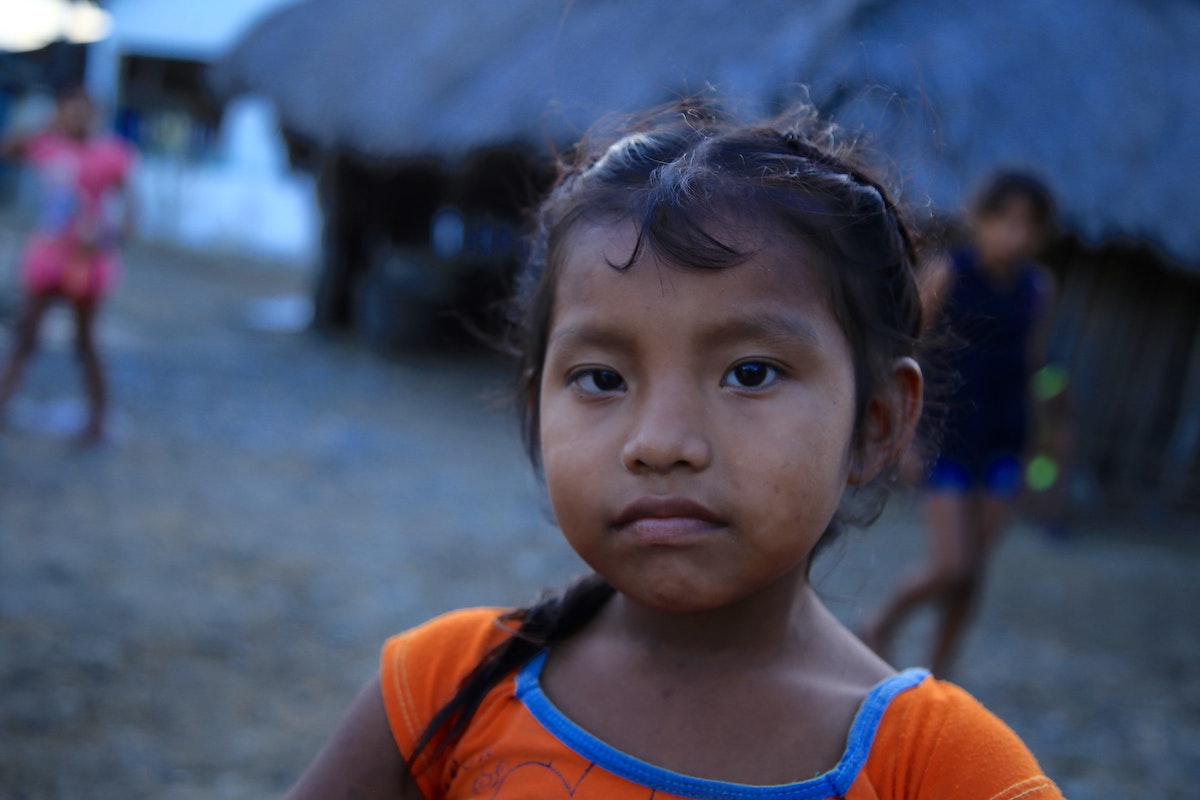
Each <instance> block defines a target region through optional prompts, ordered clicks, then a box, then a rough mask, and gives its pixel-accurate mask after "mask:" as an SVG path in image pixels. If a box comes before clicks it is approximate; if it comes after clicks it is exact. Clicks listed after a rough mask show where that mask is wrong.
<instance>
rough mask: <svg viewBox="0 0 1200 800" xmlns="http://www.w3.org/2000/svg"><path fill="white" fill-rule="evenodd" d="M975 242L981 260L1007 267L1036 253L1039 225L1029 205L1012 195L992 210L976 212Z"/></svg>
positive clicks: (1038, 246)
mask: <svg viewBox="0 0 1200 800" xmlns="http://www.w3.org/2000/svg"><path fill="white" fill-rule="evenodd" d="M975 243H976V246H977V247H978V248H979V255H980V257H981V258H982V259H983V261H984V263H985V264H987V265H988V266H991V267H994V268H997V269H1005V268H1011V267H1013V266H1016V265H1018V264H1020V263H1021V262H1023V261H1025V260H1026V259H1028V258H1032V257H1033V256H1034V255H1035V254H1036V253H1037V251H1038V248H1040V247H1041V245H1042V226H1041V225H1040V224H1039V222H1038V219H1037V215H1036V212H1035V211H1034V209H1033V206H1032V205H1031V204H1030V203H1029V202H1028V201H1027V200H1024V199H1021V198H1014V199H1012V200H1009V201H1008V202H1007V203H1005V204H1004V205H1003V206H1001V207H1000V208H999V209H997V210H996V211H994V212H993V213H990V214H977V215H976V217H975Z"/></svg>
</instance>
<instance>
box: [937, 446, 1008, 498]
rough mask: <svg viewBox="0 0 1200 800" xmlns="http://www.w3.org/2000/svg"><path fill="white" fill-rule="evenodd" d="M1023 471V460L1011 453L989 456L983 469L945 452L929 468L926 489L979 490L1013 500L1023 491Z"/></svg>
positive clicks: (943, 490)
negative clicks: (945, 454)
mask: <svg viewBox="0 0 1200 800" xmlns="http://www.w3.org/2000/svg"><path fill="white" fill-rule="evenodd" d="M1023 483H1024V473H1023V471H1022V469H1021V459H1019V458H1017V456H1015V455H1013V454H1012V453H998V454H996V455H994V456H991V457H990V458H988V459H987V460H986V461H985V462H984V463H983V466H982V468H979V469H974V470H972V469H971V468H970V467H968V466H967V465H966V464H965V463H963V462H961V461H957V460H955V459H953V458H947V457H946V456H944V455H941V456H938V457H937V460H935V461H934V462H933V466H932V467H930V468H929V476H928V477H927V478H926V479H925V488H926V489H930V490H932V491H935V492H937V491H941V492H969V491H971V490H973V489H980V490H982V491H984V492H986V493H987V494H990V495H995V496H997V497H1002V498H1004V499H1006V500H1011V499H1013V498H1015V497H1016V496H1017V495H1018V494H1020V493H1021V486H1022V484H1023Z"/></svg>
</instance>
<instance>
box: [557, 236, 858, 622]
mask: <svg viewBox="0 0 1200 800" xmlns="http://www.w3.org/2000/svg"><path fill="white" fill-rule="evenodd" d="M757 238H758V239H759V240H760V241H754V242H750V243H749V244H751V245H754V246H753V247H746V246H745V245H746V244H747V243H746V242H737V244H738V245H739V246H740V247H741V249H743V250H744V251H745V250H750V251H752V252H754V255H752V256H751V257H750V258H748V259H747V260H746V261H745V262H743V263H741V264H738V265H737V266H734V267H730V268H727V269H720V270H700V269H692V268H686V267H677V266H674V265H670V264H665V263H662V262H660V261H659V260H657V258H656V257H655V256H654V255H653V254H652V253H650V252H649V250H646V251H643V254H642V255H641V256H640V257H639V258H638V260H637V261H635V262H634V264H633V265H632V266H631V267H630V268H629V269H627V270H624V271H619V270H616V269H614V268H613V267H612V266H610V264H614V263H623V262H624V261H626V260H627V259H628V257H629V254H630V253H631V252H633V248H634V244H635V231H634V228H633V226H632V225H631V224H613V225H595V226H592V227H585V228H582V229H580V230H578V231H576V232H575V233H574V234H572V235H571V236H570V238H569V241H568V242H567V243H566V244H565V245H564V252H565V253H566V254H567V255H566V257H565V259H564V262H563V264H562V265H561V272H560V275H559V281H558V286H557V292H556V296H555V304H554V310H553V314H552V318H551V326H550V333H549V344H548V349H547V353H546V360H545V365H544V371H543V375H542V382H541V393H540V397H541V422H540V435H541V446H542V456H543V464H544V468H545V475H546V482H547V485H548V488H549V492H550V499H551V502H552V504H553V506H554V511H555V515H556V517H557V521H558V523H559V525H560V526H561V528H562V530H563V533H564V534H565V535H566V537H567V540H568V541H569V542H570V544H571V546H572V547H574V548H575V550H576V551H577V552H578V553H579V554H580V556H582V557H583V559H584V560H585V561H586V562H588V564H589V565H590V566H591V567H592V568H593V569H595V570H596V572H598V573H599V574H600V575H602V576H603V577H605V578H606V579H608V580H609V581H610V582H611V583H612V584H613V585H614V586H615V587H616V588H617V590H618V591H620V592H621V593H622V594H624V595H626V596H627V597H628V598H630V599H631V600H633V601H635V602H637V603H639V604H642V605H644V606H647V607H651V608H658V609H662V610H673V611H685V610H704V609H713V608H718V607H722V606H725V605H728V604H730V603H733V602H735V601H737V600H740V599H742V598H746V597H749V596H750V595H753V594H755V593H756V592H760V591H763V590H766V589H768V588H769V587H772V586H776V585H778V584H779V582H780V581H784V580H786V581H796V582H798V581H800V580H802V579H803V575H804V572H805V567H806V564H807V561H808V557H809V554H810V553H811V551H812V549H813V547H814V545H815V544H816V543H817V540H818V539H819V538H820V537H821V534H822V533H823V532H824V531H825V529H826V526H827V525H828V524H829V521H830V519H831V518H832V517H833V514H834V512H835V511H836V509H837V507H838V503H839V501H840V499H841V496H842V492H843V490H844V488H845V486H846V484H847V480H848V479H849V477H850V475H851V467H852V463H853V462H854V461H855V459H854V458H853V455H854V452H855V449H854V448H853V447H852V439H853V435H854V429H855V419H854V417H855V395H854V393H855V381H854V367H853V357H852V355H851V348H850V344H849V342H848V341H847V339H846V337H845V335H844V334H843V333H842V330H841V328H840V326H839V325H838V322H837V320H836V319H835V318H834V316H833V314H832V312H831V310H830V308H829V303H828V300H827V293H826V291H825V290H824V288H823V286H822V285H821V283H820V281H819V280H818V278H817V275H816V272H815V270H814V269H813V268H812V267H809V266H806V265H805V263H804V262H805V260H806V255H805V254H804V252H803V250H802V249H801V248H799V247H797V246H795V244H794V241H793V240H792V239H790V238H788V237H785V236H776V237H771V236H768V235H761V236H759V237H757Z"/></svg>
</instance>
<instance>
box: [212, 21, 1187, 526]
mask: <svg viewBox="0 0 1200 800" xmlns="http://www.w3.org/2000/svg"><path fill="white" fill-rule="evenodd" d="M731 8H732V7H731V6H730V5H729V3H728V2H726V1H725V0H700V1H699V2H695V3H690V4H689V5H688V9H687V13H686V14H682V13H680V11H679V9H678V8H676V7H673V6H671V5H670V4H667V3H654V4H645V3H627V2H575V3H570V4H565V5H564V4H558V3H545V2H539V1H538V0H531V1H530V2H518V3H508V4H504V5H502V6H495V7H488V8H477V7H475V6H468V5H467V4H458V3H399V2H392V0H338V1H337V2H334V1H333V0H307V2H301V3H296V4H293V5H289V6H286V7H284V8H282V9H280V10H278V11H276V12H274V13H272V14H270V15H268V16H267V17H266V18H264V19H263V20H261V21H260V22H258V24H257V25H256V26H254V27H253V28H252V29H251V30H250V31H249V32H248V33H246V34H245V35H244V36H243V37H242V38H241V39H240V40H239V42H238V43H237V44H236V45H235V46H234V47H233V48H232V50H231V51H230V52H229V53H228V54H226V55H225V56H224V57H223V58H222V59H221V61H220V62H219V63H218V64H217V65H216V68H215V71H214V73H213V83H214V86H215V87H216V89H217V91H218V94H219V95H220V96H223V97H236V96H239V95H241V94H242V93H252V94H255V95H257V96H261V97H266V98H269V99H270V101H271V102H272V104H273V106H274V108H275V109H276V110H277V113H278V114H279V118H280V122H281V125H282V128H283V130H284V132H285V135H286V137H287V138H288V140H289V142H291V143H292V151H293V152H297V151H301V152H303V153H304V154H305V157H304V158H303V163H305V164H306V166H308V168H310V169H312V170H313V171H314V172H315V173H316V175H317V176H318V181H319V184H320V186H321V188H322V191H321V198H322V210H323V220H324V239H323V241H324V243H325V247H324V249H323V251H322V254H321V257H320V264H319V271H320V275H321V280H320V282H319V284H318V287H319V288H318V291H317V294H316V320H317V324H318V325H320V326H325V327H331V328H336V327H341V326H347V325H352V324H354V322H355V321H356V320H357V321H360V322H362V323H363V324H364V326H365V327H366V328H367V330H368V333H369V335H371V336H373V337H375V338H376V339H383V340H385V341H386V340H388V339H390V338H392V337H399V338H403V337H404V336H405V335H411V331H410V330H409V329H408V328H407V327H406V328H404V329H401V330H388V329H387V326H388V325H396V324H398V323H397V322H389V319H390V320H400V321H403V322H404V324H405V325H411V324H413V321H416V324H417V326H418V327H419V328H424V327H426V326H427V325H428V321H427V317H422V316H421V314H420V313H419V312H420V309H421V308H426V309H428V308H429V307H430V306H431V305H436V302H437V301H438V300H439V299H441V298H444V297H445V296H447V293H448V292H451V289H448V288H447V286H446V285H445V284H446V282H447V281H454V282H456V284H457V285H458V286H464V285H465V286H472V287H476V288H478V287H479V286H480V281H481V278H480V276H481V275H486V274H487V267H488V266H489V265H488V263H487V262H488V261H491V262H493V263H492V264H491V265H490V266H492V267H493V268H495V267H499V268H501V269H503V268H504V267H505V266H506V262H509V261H511V257H512V256H513V255H514V254H515V250H514V249H513V241H514V239H513V236H512V234H513V231H514V230H515V229H516V226H517V224H518V220H519V211H520V210H521V208H522V207H523V206H527V205H528V204H529V203H530V202H531V200H532V198H533V197H534V196H536V193H537V191H538V190H540V189H541V188H543V187H544V186H545V169H544V165H545V159H546V156H547V154H548V153H549V152H550V151H551V150H553V149H554V148H564V147H569V146H570V143H571V142H572V141H574V140H575V139H576V138H578V137H579V136H580V135H581V134H583V133H584V132H586V131H588V130H589V129H591V128H592V127H593V126H595V125H597V124H603V121H604V120H605V119H606V118H611V116H612V115H614V114H622V113H634V112H636V111H637V110H639V109H643V108H646V107H649V106H652V105H656V104H661V103H664V102H668V101H670V100H672V99H673V98H676V97H679V96H681V95H687V94H688V93H692V92H704V91H708V90H709V89H710V87H712V88H713V89H715V91H716V92H717V93H718V94H719V95H722V96H727V97H730V98H734V99H735V100H736V102H737V103H738V104H739V106H740V107H741V108H742V109H743V110H744V111H745V112H746V113H748V114H763V113H770V112H771V111H774V110H776V109H778V108H780V107H782V106H783V105H785V104H787V103H789V102H793V101H796V100H810V101H812V102H813V103H815V104H816V105H817V106H818V107H819V108H820V109H821V110H822V111H823V112H825V113H827V114H830V115H832V116H833V117H834V118H835V119H837V120H839V121H840V122H841V123H842V124H843V125H846V126H849V127H851V128H853V129H859V130H862V131H863V132H864V133H865V134H866V135H867V136H868V137H870V138H871V139H872V140H874V141H875V143H876V144H877V146H879V147H880V148H881V149H882V151H883V152H885V153H887V154H888V156H889V157H890V158H891V159H892V160H893V162H892V164H891V165H890V166H891V172H893V173H894V177H896V178H897V179H898V180H899V181H900V182H901V184H902V185H903V187H904V190H905V192H904V193H905V196H906V197H907V199H908V200H909V201H910V202H911V203H913V204H914V205H915V206H916V207H917V208H918V209H920V210H921V211H922V212H924V213H925V214H927V215H928V216H929V220H927V221H929V222H933V221H935V220H936V219H938V218H940V217H945V216H952V215H954V214H956V213H957V211H958V209H961V208H962V207H963V205H964V203H965V201H966V200H967V197H966V196H965V193H966V191H967V190H968V188H969V187H971V186H973V185H975V184H976V183H977V182H978V181H979V180H981V179H982V178H983V177H984V176H985V175H986V174H987V173H988V172H990V171H991V170H993V169H995V168H996V167H997V166H998V165H1018V166H1022V167H1025V168H1028V169H1032V170H1033V171H1035V172H1037V173H1039V174H1041V175H1042V176H1044V177H1045V179H1046V180H1047V181H1048V182H1049V184H1050V185H1051V186H1052V187H1053V188H1054V190H1055V191H1056V193H1057V194H1058V196H1059V199H1060V202H1061V206H1062V212H1063V219H1064V223H1065V228H1064V231H1063V233H1064V235H1063V236H1062V237H1061V239H1060V241H1059V242H1058V243H1057V244H1056V246H1055V247H1054V248H1053V250H1052V251H1051V252H1050V253H1049V254H1048V260H1049V262H1050V264H1051V266H1052V267H1053V268H1054V269H1055V271H1056V272H1057V273H1058V276H1059V279H1060V302H1059V307H1058V312H1057V315H1056V318H1055V326H1054V336H1053V342H1052V345H1051V352H1052V353H1053V355H1054V357H1055V358H1056V359H1057V360H1059V361H1060V362H1062V363H1064V364H1065V365H1066V367H1067V369H1068V372H1069V374H1070V376H1071V380H1072V383H1073V385H1074V389H1075V399H1076V406H1077V407H1076V410H1075V413H1076V424H1077V426H1078V429H1079V430H1081V431H1086V434H1087V435H1086V436H1083V437H1081V438H1080V440H1079V447H1080V451H1079V452H1078V453H1077V456H1076V457H1077V461H1078V463H1077V466H1078V472H1077V475H1076V477H1075V480H1076V486H1075V491H1076V494H1082V495H1084V496H1085V497H1087V496H1089V495H1097V494H1099V495H1103V497H1105V498H1107V499H1109V500H1111V501H1115V502H1124V503H1128V502H1146V501H1147V498H1153V500H1152V501H1151V502H1160V501H1161V502H1167V503H1172V504H1189V505H1193V506H1194V505H1196V504H1197V503H1200V314H1197V310H1198V309H1200V211H1198V210H1197V206H1196V204H1194V203H1191V202H1190V200H1189V198H1190V196H1191V194H1192V192H1193V190H1194V188H1195V187H1194V185H1193V181H1194V176H1195V175H1197V174H1200V172H1198V171H1197V167H1200V148H1198V147H1197V146H1196V145H1195V144H1194V143H1195V142H1196V141H1198V140H1200V139H1198V137H1200V104H1198V103H1197V102H1195V100H1196V94H1197V92H1196V89H1195V88H1194V87H1196V86H1200V50H1198V49H1197V48H1196V47H1195V46H1194V42H1195V41H1198V40H1200V8H1198V7H1197V6H1196V5H1195V4H1194V3H1189V2H1184V0H1168V2H1163V3H1157V4H1154V5H1153V6H1149V5H1146V4H1143V3H1137V2H1131V1H1130V0H1102V1H1101V2H1082V0H1081V1H1080V2H1067V3H1055V4H1045V3H1039V2H1035V0H1021V1H1019V2H1012V3H1005V4H1002V5H991V6H978V5H965V4H962V3H954V2H950V1H949V0H905V1H904V2H896V3H887V4H880V3H874V2H862V1H861V0H860V1H855V0H823V1H822V2H815V3H802V4H798V3H794V2H787V1H785V0H777V1H776V2H769V1H768V2H760V3H756V4H754V6H753V7H749V8H745V9H738V10H737V11H736V12H733V11H731ZM465 253H470V254H471V255H473V256H474V258H473V259H472V269H470V270H468V271H466V273H465V274H464V273H463V272H462V264H461V262H462V261H463V260H464V259H463V258H462V256H463V254H465ZM480 262H482V263H480ZM456 264H457V266H455V265H456ZM482 294H483V295H484V296H487V292H486V291H485V292H482ZM455 302H456V303H462V302H469V300H467V299H466V298H463V297H461V296H460V297H456V298H455ZM381 303H382V305H383V306H384V307H385V308H388V309H394V308H396V307H402V308H404V309H406V312H407V313H403V314H400V315H394V316H389V315H388V314H381V313H380V311H379V306H380V305H381ZM1089 499H1091V498H1089Z"/></svg>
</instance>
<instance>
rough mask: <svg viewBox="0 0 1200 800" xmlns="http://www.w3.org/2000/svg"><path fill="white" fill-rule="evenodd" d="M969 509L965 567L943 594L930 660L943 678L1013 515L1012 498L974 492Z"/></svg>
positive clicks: (931, 664)
mask: <svg viewBox="0 0 1200 800" xmlns="http://www.w3.org/2000/svg"><path fill="white" fill-rule="evenodd" d="M971 512H972V513H971V516H970V518H971V520H972V521H973V523H974V524H973V525H972V528H973V530H972V533H973V535H972V536H969V537H968V538H967V539H966V540H965V541H967V542H968V543H969V545H970V549H969V554H968V561H967V563H968V567H967V570H966V571H965V573H964V574H963V576H962V581H961V583H960V584H959V585H957V586H956V587H955V588H954V589H953V590H952V591H951V592H950V593H949V594H948V595H947V596H946V605H945V608H944V611H943V613H942V619H941V623H940V625H939V626H938V633H937V638H936V639H935V641H934V646H933V653H932V655H931V657H930V662H929V663H930V668H931V669H932V670H933V672H934V674H935V675H938V676H942V677H945V676H947V675H948V674H949V671H950V668H951V665H952V664H953V661H954V657H955V656H956V655H957V653H958V645H959V642H960V640H961V639H962V634H963V631H964V630H965V629H966V627H967V624H968V623H969V622H970V620H971V616H972V614H973V613H974V611H975V607H976V605H977V604H978V600H979V594H980V592H981V590H982V588H983V581H984V578H985V576H986V575H987V568H988V564H989V562H990V561H991V553H992V549H993V548H994V547H995V544H996V541H997V540H998V539H999V538H1000V534H1001V533H1002V532H1003V531H1004V528H1005V526H1006V525H1007V524H1008V520H1009V519H1010V517H1011V515H1012V501H1011V500H1008V499H1007V498H1004V497H999V496H997V495H992V494H986V493H975V494H974V496H973V497H972V502H971Z"/></svg>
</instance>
